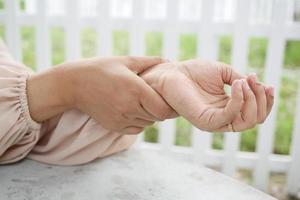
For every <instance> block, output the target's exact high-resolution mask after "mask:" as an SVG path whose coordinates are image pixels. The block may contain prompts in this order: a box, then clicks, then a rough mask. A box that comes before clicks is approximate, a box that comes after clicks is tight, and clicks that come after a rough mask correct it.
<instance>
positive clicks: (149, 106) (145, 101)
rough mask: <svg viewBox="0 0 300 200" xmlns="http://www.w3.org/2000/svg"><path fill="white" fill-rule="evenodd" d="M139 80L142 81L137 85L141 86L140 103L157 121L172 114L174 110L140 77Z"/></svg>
mask: <svg viewBox="0 0 300 200" xmlns="http://www.w3.org/2000/svg"><path fill="white" fill-rule="evenodd" d="M141 81H142V83H141V84H139V85H140V87H141V94H140V95H141V96H140V103H141V105H142V107H143V108H144V109H145V110H146V111H147V112H148V113H150V114H151V115H152V116H154V117H155V118H156V119H157V120H159V121H162V120H165V119H168V118H171V117H172V116H174V112H175V111H174V110H173V109H172V108H171V107H170V106H169V105H168V104H167V103H166V102H165V100H164V99H163V98H162V97H161V96H160V95H159V94H158V93H157V92H156V91H154V90H153V89H152V88H151V87H150V86H149V85H148V84H147V83H145V82H144V81H143V80H142V79H141Z"/></svg>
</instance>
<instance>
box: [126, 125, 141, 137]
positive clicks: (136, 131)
mask: <svg viewBox="0 0 300 200" xmlns="http://www.w3.org/2000/svg"><path fill="white" fill-rule="evenodd" d="M143 130H144V128H141V127H135V126H130V127H126V128H124V129H122V130H121V131H120V132H121V133H123V134H128V135H136V134H139V133H141V132H142V131H143Z"/></svg>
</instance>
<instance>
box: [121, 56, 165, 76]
mask: <svg viewBox="0 0 300 200" xmlns="http://www.w3.org/2000/svg"><path fill="white" fill-rule="evenodd" d="M121 60H122V62H123V64H125V65H126V66H127V67H128V68H129V69H130V70H131V71H133V72H134V73H136V74H140V73H142V72H143V71H145V70H146V69H147V68H149V67H152V66H154V65H158V64H161V63H164V62H166V60H164V59H163V58H161V57H156V56H140V57H139V56H126V57H122V58H121Z"/></svg>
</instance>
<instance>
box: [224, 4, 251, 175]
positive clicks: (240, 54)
mask: <svg viewBox="0 0 300 200" xmlns="http://www.w3.org/2000/svg"><path fill="white" fill-rule="evenodd" d="M249 7H250V1H249V0H243V1H238V2H237V6H236V15H237V16H239V17H238V18H236V22H235V26H234V34H233V46H232V61H231V63H232V65H233V66H234V68H235V69H236V70H237V71H239V72H241V73H245V72H246V67H247V55H248V31H247V30H248V25H249V24H248V22H249V14H250V9H249ZM239 147H240V134H239V133H225V140H224V161H223V172H224V173H225V174H227V175H230V176H234V174H235V171H236V162H237V160H236V153H237V152H238V151H239Z"/></svg>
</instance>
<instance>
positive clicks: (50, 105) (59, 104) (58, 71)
mask: <svg viewBox="0 0 300 200" xmlns="http://www.w3.org/2000/svg"><path fill="white" fill-rule="evenodd" d="M66 79H68V77H67V76H65V74H64V69H63V68H61V67H58V68H52V69H50V70H47V71H45V72H42V73H37V74H35V75H32V76H31V77H29V79H28V80H27V99H28V105H29V110H30V115H31V117H32V119H34V120H35V121H37V122H43V121H45V120H47V119H50V118H51V117H54V116H55V115H57V114H60V113H62V112H64V111H66V110H68V109H70V108H72V103H71V100H70V99H71V97H70V92H71V91H70V90H71V88H68V86H67V84H65V83H66V81H65V80H66Z"/></svg>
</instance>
